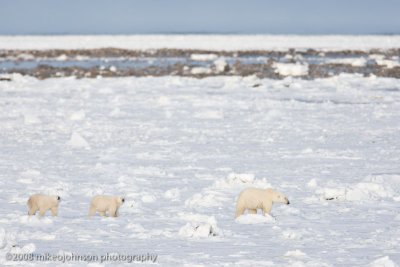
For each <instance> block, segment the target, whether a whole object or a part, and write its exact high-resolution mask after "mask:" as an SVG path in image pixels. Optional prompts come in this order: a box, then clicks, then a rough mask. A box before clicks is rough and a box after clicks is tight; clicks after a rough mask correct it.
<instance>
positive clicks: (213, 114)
mask: <svg viewBox="0 0 400 267" xmlns="http://www.w3.org/2000/svg"><path fill="white" fill-rule="evenodd" d="M194 117H195V118H197V119H214V120H218V119H223V118H224V113H222V112H221V111H218V110H207V111H202V112H198V113H196V114H194Z"/></svg>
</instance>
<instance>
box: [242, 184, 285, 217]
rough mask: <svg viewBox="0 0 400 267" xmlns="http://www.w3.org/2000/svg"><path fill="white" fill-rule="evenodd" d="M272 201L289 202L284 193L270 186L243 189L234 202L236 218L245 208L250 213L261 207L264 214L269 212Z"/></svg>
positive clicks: (254, 212)
mask: <svg viewBox="0 0 400 267" xmlns="http://www.w3.org/2000/svg"><path fill="white" fill-rule="evenodd" d="M274 202H280V203H285V204H289V200H288V199H287V197H285V195H283V194H282V193H280V192H277V191H274V190H273V189H271V188H268V189H260V188H247V189H244V190H243V191H242V192H241V193H240V195H239V198H238V200H237V203H236V218H237V217H239V216H240V215H242V214H243V213H244V211H245V210H246V209H247V210H248V212H249V213H250V214H256V213H257V209H261V210H262V211H263V213H264V214H269V212H270V211H271V208H272V203H274Z"/></svg>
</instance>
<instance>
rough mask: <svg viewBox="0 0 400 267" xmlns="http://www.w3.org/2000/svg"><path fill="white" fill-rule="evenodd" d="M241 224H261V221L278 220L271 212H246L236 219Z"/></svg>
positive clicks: (271, 221)
mask: <svg viewBox="0 0 400 267" xmlns="http://www.w3.org/2000/svg"><path fill="white" fill-rule="evenodd" d="M235 221H236V222H237V223H239V224H261V223H274V222H275V221H276V220H275V218H274V217H272V216H271V215H269V214H265V215H261V214H244V215H241V216H239V217H238V218H236V220H235Z"/></svg>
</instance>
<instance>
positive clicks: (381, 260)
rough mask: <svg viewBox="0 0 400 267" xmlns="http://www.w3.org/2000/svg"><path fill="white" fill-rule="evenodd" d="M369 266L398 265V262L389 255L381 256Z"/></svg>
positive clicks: (389, 266)
mask: <svg viewBox="0 0 400 267" xmlns="http://www.w3.org/2000/svg"><path fill="white" fill-rule="evenodd" d="M368 267H398V265H397V264H396V263H394V262H393V261H392V260H391V259H390V258H389V256H386V257H382V258H379V259H377V260H374V261H373V262H371V263H370V264H368Z"/></svg>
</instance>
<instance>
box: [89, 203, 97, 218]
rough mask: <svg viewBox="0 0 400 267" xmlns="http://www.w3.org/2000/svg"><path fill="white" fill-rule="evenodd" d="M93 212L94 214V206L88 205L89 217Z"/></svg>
mask: <svg viewBox="0 0 400 267" xmlns="http://www.w3.org/2000/svg"><path fill="white" fill-rule="evenodd" d="M95 214H96V207H95V206H93V205H90V208H89V217H90V216H93V215H95Z"/></svg>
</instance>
